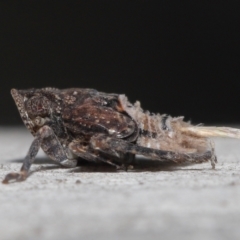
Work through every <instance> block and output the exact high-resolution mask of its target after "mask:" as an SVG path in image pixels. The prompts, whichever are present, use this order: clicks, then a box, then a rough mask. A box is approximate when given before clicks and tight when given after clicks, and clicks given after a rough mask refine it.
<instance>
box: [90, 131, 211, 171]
mask: <svg viewBox="0 0 240 240" xmlns="http://www.w3.org/2000/svg"><path fill="white" fill-rule="evenodd" d="M91 146H92V148H93V149H97V150H98V151H102V152H105V153H108V154H112V153H113V152H120V153H132V154H140V155H144V156H146V157H149V158H150V159H152V160H158V161H166V160H167V161H171V162H176V163H183V162H192V163H201V162H205V161H209V160H210V161H211V163H212V165H213V167H214V165H215V161H216V158H215V155H214V152H213V151H212V150H208V151H206V152H201V153H191V154H186V153H180V152H171V151H164V150H157V149H152V148H147V147H142V146H138V145H134V144H132V143H129V142H127V141H124V140H122V139H116V138H111V137H108V136H104V135H98V136H94V137H92V138H91Z"/></svg>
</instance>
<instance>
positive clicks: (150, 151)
mask: <svg viewBox="0 0 240 240" xmlns="http://www.w3.org/2000/svg"><path fill="white" fill-rule="evenodd" d="M11 94H12V97H13V99H14V101H15V103H16V105H17V108H18V111H19V113H20V115H21V118H22V120H23V122H24V124H25V125H26V127H27V128H28V129H29V130H30V132H31V133H32V135H33V136H34V140H33V142H32V144H31V146H30V148H29V151H28V153H27V156H26V158H25V159H24V162H23V165H22V167H21V170H20V172H16V173H9V174H7V175H6V177H5V179H4V180H3V183H9V182H14V181H22V180H25V179H26V178H27V176H28V173H29V170H30V166H31V164H32V163H33V162H34V159H35V157H36V155H37V153H38V150H39V148H40V147H41V148H42V150H43V151H44V152H45V153H46V154H47V156H48V157H49V158H51V159H52V160H53V161H55V162H57V163H59V164H60V165H62V166H64V167H69V168H72V167H75V166H76V165H77V162H78V159H80V158H83V159H85V160H88V161H94V162H106V163H108V164H111V165H113V166H116V167H121V166H124V167H125V168H128V167H129V166H130V165H131V164H133V163H134V158H135V155H136V154H140V155H143V156H145V157H147V158H148V159H150V160H158V161H168V162H175V163H185V162H190V163H202V162H206V161H210V162H211V165H212V168H214V167H215V163H216V162H217V158H216V156H215V153H214V147H213V146H212V144H211V141H210V140H209V137H211V136H221V137H233V138H240V130H238V129H234V128H226V127H204V126H193V125H191V124H190V123H188V122H185V121H183V117H177V118H174V117H171V116H168V115H160V114H151V113H150V112H148V111H144V110H143V109H142V108H141V106H140V102H138V101H137V102H136V103H135V104H131V103H130V102H129V101H128V99H127V97H126V96H125V95H123V94H107V93H103V92H98V91H96V90H94V89H82V88H69V89H63V90H60V89H57V88H42V89H29V90H16V89H12V90H11Z"/></svg>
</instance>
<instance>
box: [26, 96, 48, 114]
mask: <svg viewBox="0 0 240 240" xmlns="http://www.w3.org/2000/svg"><path fill="white" fill-rule="evenodd" d="M26 109H27V112H28V114H29V115H30V116H33V117H35V116H40V117H44V116H46V115H48V113H49V101H48V99H47V98H45V97H32V98H30V99H29V100H27V102H26Z"/></svg>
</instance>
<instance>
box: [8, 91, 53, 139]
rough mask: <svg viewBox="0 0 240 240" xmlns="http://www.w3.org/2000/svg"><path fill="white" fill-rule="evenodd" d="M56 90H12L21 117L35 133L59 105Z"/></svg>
mask: <svg viewBox="0 0 240 240" xmlns="http://www.w3.org/2000/svg"><path fill="white" fill-rule="evenodd" d="M53 90H54V91H53ZM56 91H57V89H51V88H45V89H29V90H17V89H12V90H11V94H12V97H13V99H14V101H15V103H16V105H17V108H18V111H19V113H20V115H21V118H22V120H23V122H24V124H25V125H26V127H27V128H28V129H29V130H30V131H31V133H32V134H33V135H35V132H36V131H37V130H38V129H39V127H41V126H43V125H44V123H45V122H46V120H47V119H49V117H50V116H51V115H52V114H53V111H54V109H55V108H56V107H55V106H56V105H57V94H54V92H56Z"/></svg>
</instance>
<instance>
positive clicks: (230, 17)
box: [0, 0, 240, 124]
mask: <svg viewBox="0 0 240 240" xmlns="http://www.w3.org/2000/svg"><path fill="white" fill-rule="evenodd" d="M239 10H240V2H239V1H217V2H216V1H205V0H203V1H151V0H149V1H144V0H141V1H135V0H134V1H91V0H88V1H1V2H0V23H1V24H0V33H1V34H0V49H1V50H0V51H1V54H0V58H1V59H0V60H1V65H0V80H1V87H0V91H1V101H0V109H1V118H0V124H20V123H21V120H20V117H19V115H18V112H17V110H16V108H15V106H14V103H13V100H12V99H11V96H10V93H9V92H10V89H11V88H33V87H34V88H39V87H46V86H54V87H58V88H67V87H84V88H85V87H88V88H95V89H99V90H101V91H105V92H116V93H125V94H127V95H128V97H129V98H130V100H131V101H135V100H140V101H141V103H142V106H143V107H144V108H145V109H148V110H150V111H153V112H160V113H168V114H170V115H172V116H179V115H184V116H186V119H187V120H191V121H192V122H194V123H201V122H203V123H231V124H235V123H239V122H240V113H239V112H240V111H239V107H238V102H239V79H240V70H239V62H240V47H239V43H240V38H239V24H240V15H239Z"/></svg>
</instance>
